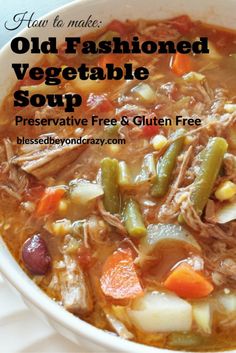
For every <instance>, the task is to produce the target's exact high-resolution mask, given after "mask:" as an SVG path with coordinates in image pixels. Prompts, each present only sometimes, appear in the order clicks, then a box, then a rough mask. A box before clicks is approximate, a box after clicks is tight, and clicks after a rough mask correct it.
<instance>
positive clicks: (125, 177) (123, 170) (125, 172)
mask: <svg viewBox="0 0 236 353" xmlns="http://www.w3.org/2000/svg"><path fill="white" fill-rule="evenodd" d="M118 184H119V186H121V187H130V186H131V185H132V178H131V174H130V170H129V167H128V166H127V163H126V162H124V161H120V162H119V171H118Z"/></svg>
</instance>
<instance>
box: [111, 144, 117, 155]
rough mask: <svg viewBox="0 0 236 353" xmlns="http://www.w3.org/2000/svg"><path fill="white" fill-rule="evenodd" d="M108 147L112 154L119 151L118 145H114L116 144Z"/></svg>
mask: <svg viewBox="0 0 236 353" xmlns="http://www.w3.org/2000/svg"><path fill="white" fill-rule="evenodd" d="M109 149H110V152H111V153H112V154H116V153H119V152H120V146H119V145H116V144H111V145H110V146H109Z"/></svg>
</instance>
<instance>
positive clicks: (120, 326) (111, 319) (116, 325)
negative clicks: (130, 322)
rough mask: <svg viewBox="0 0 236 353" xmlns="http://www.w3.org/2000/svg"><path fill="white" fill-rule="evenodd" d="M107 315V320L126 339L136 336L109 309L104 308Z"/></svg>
mask: <svg viewBox="0 0 236 353" xmlns="http://www.w3.org/2000/svg"><path fill="white" fill-rule="evenodd" d="M104 313H105V316H106V318H107V321H108V322H109V324H110V325H111V327H112V328H113V329H114V330H115V331H116V333H117V334H118V335H119V336H120V337H122V338H124V339H126V340H129V339H132V338H134V335H133V334H132V333H131V332H130V331H129V330H128V329H127V327H126V326H125V324H124V323H123V322H122V321H120V320H118V319H117V318H116V317H115V316H114V315H113V314H112V313H111V312H110V310H108V309H104Z"/></svg>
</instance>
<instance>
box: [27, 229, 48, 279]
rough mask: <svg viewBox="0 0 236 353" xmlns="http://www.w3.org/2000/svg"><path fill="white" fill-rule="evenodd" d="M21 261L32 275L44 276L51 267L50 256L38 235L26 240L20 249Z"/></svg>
mask: <svg viewBox="0 0 236 353" xmlns="http://www.w3.org/2000/svg"><path fill="white" fill-rule="evenodd" d="M22 260H23V262H24V265H25V267H26V268H27V270H29V271H30V272H31V273H32V274H33V275H45V274H46V273H47V271H48V270H49V268H50V265H51V256H50V254H49V252H48V248H47V245H46V243H45V241H44V240H43V238H42V237H41V236H40V234H36V235H33V236H32V237H31V238H29V239H27V240H26V241H25V243H24V244H23V247H22Z"/></svg>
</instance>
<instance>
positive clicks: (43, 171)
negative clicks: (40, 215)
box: [12, 136, 88, 180]
mask: <svg viewBox="0 0 236 353" xmlns="http://www.w3.org/2000/svg"><path fill="white" fill-rule="evenodd" d="M86 138H88V137H87V136H86ZM85 148H86V145H85V144H84V145H65V146H59V147H54V146H53V147H51V148H45V149H44V150H40V151H38V150H37V151H34V152H33V153H31V152H30V153H25V154H22V155H20V156H18V157H14V158H13V159H12V162H13V163H14V164H16V165H19V166H20V167H21V168H22V170H24V171H25V172H26V173H29V174H32V175H33V176H35V177H36V178H37V179H40V180H41V179H44V178H45V177H48V176H51V175H54V174H56V173H58V172H59V171H60V170H61V169H63V168H64V167H66V166H69V165H70V164H71V163H72V162H73V161H74V160H75V159H76V158H78V153H79V152H82V151H84V150H85Z"/></svg>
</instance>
